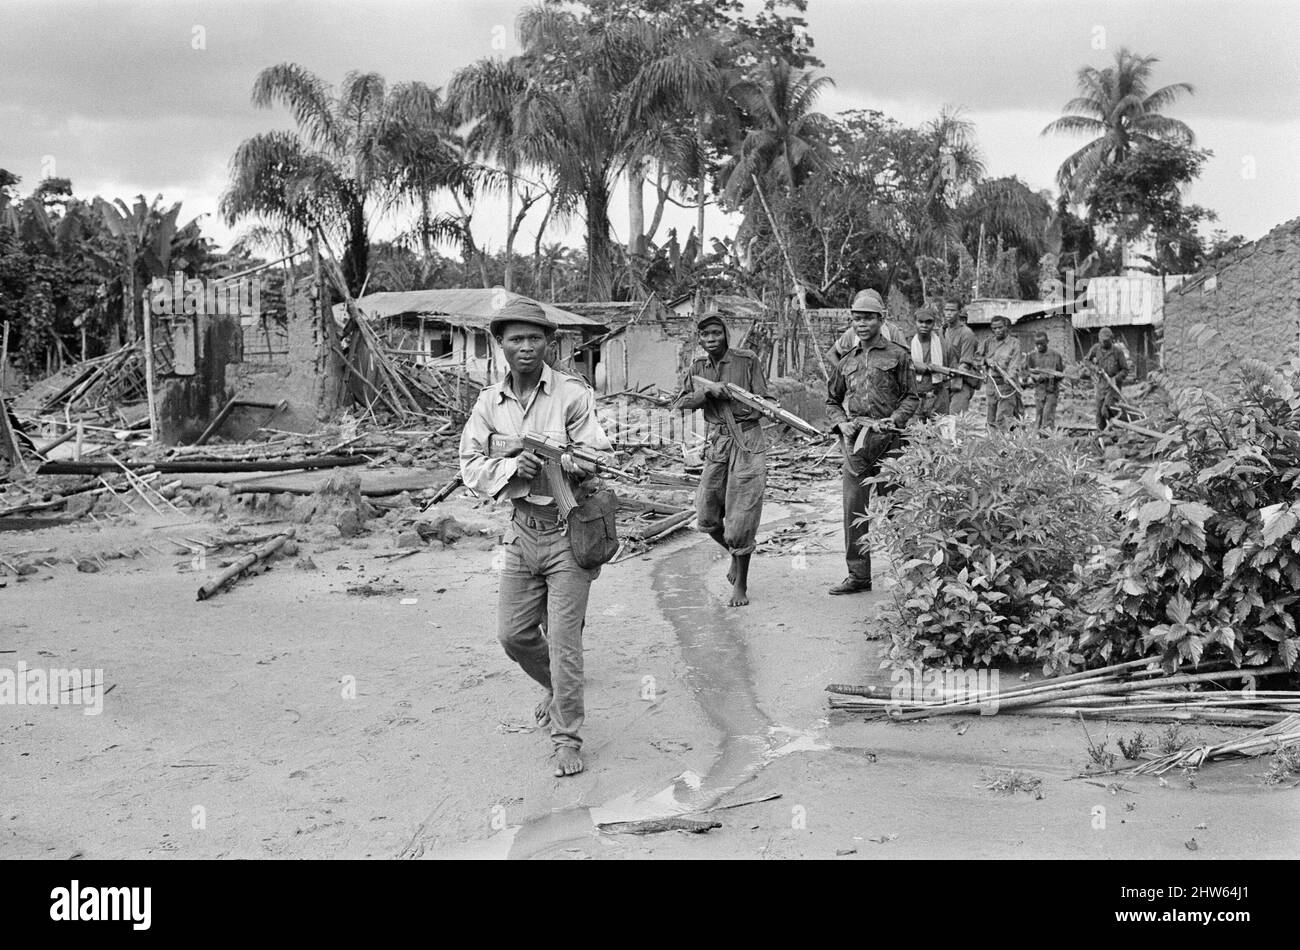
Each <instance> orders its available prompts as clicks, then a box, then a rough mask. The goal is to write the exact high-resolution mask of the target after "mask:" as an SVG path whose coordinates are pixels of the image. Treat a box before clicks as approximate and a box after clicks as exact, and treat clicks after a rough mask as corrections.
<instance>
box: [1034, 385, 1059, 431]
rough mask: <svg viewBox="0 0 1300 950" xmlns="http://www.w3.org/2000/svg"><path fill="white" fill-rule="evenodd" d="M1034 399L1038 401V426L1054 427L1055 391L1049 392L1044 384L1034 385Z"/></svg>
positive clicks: (1042, 427)
mask: <svg viewBox="0 0 1300 950" xmlns="http://www.w3.org/2000/svg"><path fill="white" fill-rule="evenodd" d="M1034 401H1035V402H1036V403H1038V420H1037V422H1038V428H1040V429H1054V428H1056V393H1054V392H1050V393H1049V392H1048V391H1047V388H1046V387H1045V386H1036V387H1034Z"/></svg>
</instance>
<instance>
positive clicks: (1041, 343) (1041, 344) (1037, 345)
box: [1034, 340, 1047, 353]
mask: <svg viewBox="0 0 1300 950" xmlns="http://www.w3.org/2000/svg"><path fill="white" fill-rule="evenodd" d="M1034 349H1036V350H1038V352H1039V353H1046V352H1047V341H1046V340H1035V341H1034Z"/></svg>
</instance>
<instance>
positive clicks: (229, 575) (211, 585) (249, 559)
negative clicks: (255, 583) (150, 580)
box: [198, 528, 295, 600]
mask: <svg viewBox="0 0 1300 950" xmlns="http://www.w3.org/2000/svg"><path fill="white" fill-rule="evenodd" d="M294 530H295V529H293V528H290V529H289V530H288V531H286V532H285V533H284V534H280V535H276V536H275V537H274V538H272V539H271V540H270V541H267V542H266V544H264V545H262V546H261V547H260V548H258V549H257V550H256V551H253V552H252V553H251V554H245V555H244V556H243V557H241V558H240V559H239V560H238V561H236V562H235V563H234V564H232V565H230V566H229V567H228V568H226V569H225V570H224V571H222V572H221V573H220V574H218V575H217V578H216V580H213V581H209V582H208V583H206V584H204V585H203V586H202V587H200V588H199V596H198V599H199V600H207V599H208V598H209V597H213V596H215V595H216V594H217V592H219V591H220V590H221V588H222V587H224V586H225V585H226V584H228V583H230V582H231V581H233V580H234V579H235V578H236V577H238V576H239V575H240V574H242V573H244V571H246V570H248V569H249V568H250V567H252V566H253V565H254V564H260V563H261V562H262V561H265V560H266V559H267V558H269V557H270V556H271V555H272V554H274V553H275V552H276V551H278V550H280V548H281V546H283V545H284V542H286V541H288V540H289V539H290V538H292V537H293V536H294Z"/></svg>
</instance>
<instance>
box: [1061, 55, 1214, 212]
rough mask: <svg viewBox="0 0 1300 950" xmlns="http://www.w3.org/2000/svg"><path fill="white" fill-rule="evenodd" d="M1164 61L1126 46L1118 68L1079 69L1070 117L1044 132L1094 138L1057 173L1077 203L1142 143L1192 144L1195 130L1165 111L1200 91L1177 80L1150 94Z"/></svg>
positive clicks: (1117, 57)
mask: <svg viewBox="0 0 1300 950" xmlns="http://www.w3.org/2000/svg"><path fill="white" fill-rule="evenodd" d="M1159 61H1160V60H1159V59H1158V58H1157V57H1155V56H1140V55H1138V54H1137V53H1133V52H1130V51H1129V50H1128V49H1127V48H1124V49H1121V50H1120V51H1119V52H1117V53H1116V54H1115V65H1114V66H1107V67H1106V68H1105V69H1097V68H1095V67H1092V66H1085V67H1083V68H1082V69H1080V70H1079V74H1078V86H1079V95H1078V96H1077V97H1076V98H1074V99H1071V100H1070V101H1069V102H1067V103H1066V104H1065V106H1064V111H1066V112H1067V113H1073V114H1067V115H1065V116H1062V117H1061V118H1059V119H1057V120H1056V121H1054V122H1052V123H1050V124H1049V125H1048V126H1047V127H1046V128H1045V129H1043V131H1042V133H1041V134H1042V135H1048V134H1049V133H1063V132H1064V133H1071V134H1073V133H1078V132H1083V133H1086V134H1088V135H1092V136H1095V137H1094V138H1093V139H1092V141H1090V142H1089V143H1088V144H1087V145H1085V146H1083V147H1082V148H1081V149H1079V150H1078V151H1076V152H1075V153H1074V154H1072V155H1070V156H1069V157H1068V158H1067V159H1066V160H1065V161H1064V162H1062V163H1061V167H1060V168H1059V169H1058V170H1057V173H1056V180H1057V185H1058V186H1059V187H1060V189H1061V191H1062V192H1063V193H1066V194H1068V195H1069V196H1070V198H1071V200H1072V201H1073V202H1075V203H1079V202H1082V201H1083V200H1084V198H1085V196H1086V194H1087V191H1088V188H1089V186H1090V185H1091V184H1092V182H1093V180H1094V179H1095V178H1096V175H1097V172H1098V170H1099V169H1101V168H1102V167H1103V166H1105V165H1110V164H1114V163H1116V162H1120V161H1123V160H1124V158H1126V157H1127V156H1128V155H1129V153H1130V152H1131V150H1132V149H1133V147H1134V146H1135V145H1137V144H1139V143H1142V142H1153V141H1157V140H1168V141H1174V142H1178V143H1181V144H1184V145H1191V144H1192V143H1193V141H1194V140H1195V136H1194V135H1193V134H1192V130H1191V129H1190V128H1188V126H1187V125H1186V124H1185V123H1183V122H1180V121H1179V120H1178V119H1171V118H1169V117H1168V116H1165V115H1162V114H1161V111H1162V110H1163V109H1165V108H1166V107H1167V106H1169V105H1170V104H1171V103H1173V102H1174V101H1175V100H1176V99H1177V98H1178V97H1179V96H1181V95H1182V94H1183V93H1187V94H1188V95H1191V94H1193V93H1194V92H1195V89H1193V88H1192V86H1191V85H1190V84H1189V83H1185V82H1178V83H1172V84H1170V85H1168V86H1161V87H1160V88H1159V89H1157V90H1155V91H1154V92H1151V91H1150V90H1149V86H1150V80H1151V74H1152V67H1153V66H1154V65H1155V64H1156V63H1158V62H1159Z"/></svg>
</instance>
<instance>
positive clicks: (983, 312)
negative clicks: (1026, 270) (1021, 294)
mask: <svg viewBox="0 0 1300 950" xmlns="http://www.w3.org/2000/svg"><path fill="white" fill-rule="evenodd" d="M1067 306H1068V302H1066V301H1059V300H1057V301H1053V300H1011V299H1009V298H1005V297H980V298H979V299H977V300H972V301H971V302H970V303H968V304H967V305H966V322H967V323H969V324H971V325H972V326H977V327H978V326H985V325H986V324H988V323H991V322H992V320H993V318H994V317H995V316H997V315H998V314H999V313H1000V314H1002V315H1003V316H1005V317H1006V318H1007V319H1008V320H1010V321H1011V323H1012V324H1013V325H1014V324H1016V323H1019V322H1020V321H1021V320H1026V319H1031V318H1034V317H1041V316H1044V315H1046V314H1049V313H1058V312H1060V311H1062V310H1064V309H1066V307H1067Z"/></svg>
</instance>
